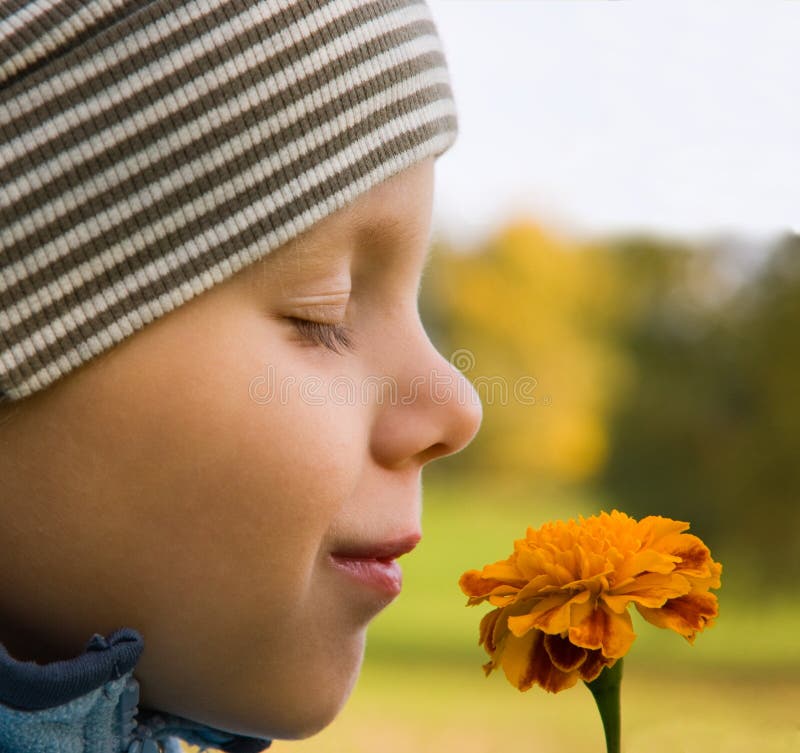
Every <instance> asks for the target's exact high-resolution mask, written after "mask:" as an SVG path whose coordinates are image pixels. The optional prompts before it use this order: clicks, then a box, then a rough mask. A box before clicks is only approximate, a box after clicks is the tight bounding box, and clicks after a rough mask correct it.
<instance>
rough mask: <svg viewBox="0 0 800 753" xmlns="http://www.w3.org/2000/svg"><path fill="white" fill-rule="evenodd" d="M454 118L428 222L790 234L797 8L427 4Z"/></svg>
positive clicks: (797, 127)
mask: <svg viewBox="0 0 800 753" xmlns="http://www.w3.org/2000/svg"><path fill="white" fill-rule="evenodd" d="M429 6H430V8H431V12H432V14H433V18H434V22H435V24H436V27H437V29H438V32H439V35H440V37H441V40H442V45H443V48H444V52H445V57H446V59H447V63H448V68H449V71H450V78H451V82H452V87H453V95H454V98H455V101H456V108H457V112H458V120H459V135H458V139H457V140H456V143H455V144H454V145H453V146H452V147H451V148H450V149H449V151H448V152H446V153H445V154H444V155H442V156H441V157H440V158H439V159H438V160H437V163H436V192H435V200H434V228H435V229H437V230H440V231H442V232H444V233H445V234H446V235H447V236H448V237H450V238H452V239H455V240H461V239H463V240H465V241H474V240H475V238H476V235H478V236H480V235H483V234H486V233H490V232H491V230H492V228H493V227H496V226H498V225H500V224H502V222H503V221H504V220H507V219H508V218H510V217H511V216H514V215H515V214H517V213H525V214H527V215H528V216H531V217H532V218H533V219H535V220H537V221H539V222H541V223H542V224H544V225H546V226H549V227H551V228H553V229H554V230H563V231H565V232H568V233H570V234H572V235H573V236H592V235H597V234H604V233H608V232H625V231H631V230H636V231H645V232H651V233H655V234H665V235H678V236H682V237H686V236H691V237H695V238H701V237H704V236H719V235H725V234H733V235H735V236H738V237H741V238H750V239H752V240H753V241H754V242H759V241H763V240H765V239H769V238H771V237H772V236H774V235H775V234H779V233H783V232H786V231H787V230H794V231H795V232H800V2H798V1H795V0H753V1H752V2H742V1H741V0H703V1H702V2H697V0H691V1H689V2H687V1H686V0H636V1H635V2H634V1H633V0H619V1H610V0H609V1H606V0H599V1H592V0H583V1H581V0H429Z"/></svg>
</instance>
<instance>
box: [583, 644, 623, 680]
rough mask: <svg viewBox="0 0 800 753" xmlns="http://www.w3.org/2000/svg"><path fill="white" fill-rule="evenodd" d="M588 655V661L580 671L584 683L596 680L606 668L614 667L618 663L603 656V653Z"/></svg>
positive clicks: (588, 652)
mask: <svg viewBox="0 0 800 753" xmlns="http://www.w3.org/2000/svg"><path fill="white" fill-rule="evenodd" d="M586 654H587V656H586V661H585V662H583V664H581V666H580V668H579V669H578V673H579V674H580V676H581V680H583V681H584V682H591V681H592V680H596V679H597V678H598V677H599V676H600V673H601V672H602V671H603V670H604V669H605V668H606V667H613V666H614V664H615V662H616V661H617V660H616V659H609V658H607V657H605V656H603V652H602V651H587V652H586Z"/></svg>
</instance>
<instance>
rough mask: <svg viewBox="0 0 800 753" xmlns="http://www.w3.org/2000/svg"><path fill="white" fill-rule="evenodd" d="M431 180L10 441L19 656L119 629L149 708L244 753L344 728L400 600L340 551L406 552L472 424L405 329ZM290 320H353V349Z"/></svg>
mask: <svg viewBox="0 0 800 753" xmlns="http://www.w3.org/2000/svg"><path fill="white" fill-rule="evenodd" d="M433 174H434V166H433V160H431V159H429V160H427V161H425V162H422V163H420V164H418V165H416V166H414V167H413V168H411V169H409V170H407V171H405V172H404V173H401V174H400V175H398V176H396V177H394V178H392V179H391V180H389V181H387V182H385V183H384V184H382V185H380V186H378V187H377V188H375V189H373V190H372V191H370V192H369V193H367V194H365V195H363V196H362V197H361V198H360V199H359V200H358V201H357V202H356V203H355V204H353V205H351V207H349V208H347V209H345V210H344V211H341V212H338V213H336V214H334V215H332V216H330V217H328V218H327V219H325V220H323V221H322V222H320V223H318V224H317V225H315V226H314V227H313V228H312V230H311V231H309V232H308V233H306V234H305V235H304V236H302V237H301V238H298V239H297V240H296V241H294V242H292V243H290V244H287V245H285V246H283V247H281V248H280V249H278V250H277V251H275V252H274V253H273V254H270V255H268V256H267V257H266V258H265V259H264V260H263V262H259V263H256V264H253V265H251V266H250V267H248V268H246V269H245V270H243V271H242V272H240V273H239V274H238V275H237V276H235V277H234V278H232V279H231V280H229V281H227V282H226V283H223V284H220V285H218V286H216V287H214V288H212V289H211V290H210V291H207V292H206V293H204V294H202V295H200V296H199V297H197V298H195V299H194V300H193V301H191V302H190V303H188V304H186V305H184V306H181V307H180V308H178V309H177V310H175V311H173V312H171V313H170V314H168V315H166V316H164V317H162V318H161V319H159V320H156V321H155V322H153V323H151V324H150V325H148V326H147V327H146V328H145V329H144V330H143V331H141V332H139V333H137V334H136V335H134V336H133V337H131V338H129V339H128V340H127V341H125V342H123V343H122V344H120V345H118V346H117V347H116V348H114V349H112V350H111V351H109V352H107V353H106V354H105V355H103V356H101V357H99V358H97V359H95V360H94V361H93V362H90V363H89V364H87V365H86V366H84V367H82V368H80V369H78V370H77V371H75V372H74V373H73V374H71V375H69V376H68V377H66V378H65V379H63V380H62V381H61V382H59V383H57V384H55V385H54V386H53V387H51V388H50V389H49V390H45V391H44V392H42V393H40V394H38V395H35V396H34V397H32V398H30V399H29V400H28V401H23V404H21V405H20V412H19V414H18V415H16V416H14V415H12V416H11V420H10V421H8V422H7V423H6V424H5V425H2V426H0V476H1V477H2V478H3V479H4V485H6V487H7V493H6V494H4V499H3V505H2V506H1V507H0V528H2V530H3V532H4V533H3V547H2V548H1V550H0V625H1V626H2V627H0V640H3V641H4V642H5V643H6V645H7V647H8V648H9V650H10V651H11V653H12V655H16V656H17V657H19V658H36V659H39V660H40V661H41V660H45V659H51V658H66V657H68V656H74V655H76V654H78V653H80V652H81V651H82V648H83V646H84V645H85V643H86V641H87V640H88V638H89V637H90V636H91V634H92V633H93V632H105V633H108V632H111V631H112V630H114V629H115V628H118V627H122V626H130V627H134V628H136V629H137V630H139V631H140V632H141V633H142V635H143V637H144V640H145V651H144V654H143V655H142V658H141V659H140V661H139V664H138V665H137V669H136V670H135V673H136V676H137V678H138V679H139V681H140V683H141V693H142V701H141V705H142V706H145V707H156V708H162V709H164V710H168V711H171V712H173V713H177V714H181V715H184V716H188V717H189V718H194V719H198V720H200V721H203V722H205V723H207V724H212V725H215V726H219V727H221V728H225V729H228V730H231V731H236V732H240V733H242V734H251V735H254V736H255V735H264V736H274V737H301V736H306V735H309V734H312V733H314V732H316V731H318V730H319V729H321V728H322V727H323V726H325V725H326V724H328V723H329V722H330V721H331V720H332V719H333V717H334V716H335V714H336V713H337V712H338V710H339V709H340V708H341V706H342V704H343V703H344V701H345V699H346V698H347V696H348V694H349V692H350V690H351V688H352V686H353V684H354V682H355V679H356V677H357V674H358V670H359V667H360V663H361V659H362V654H363V645H364V633H365V628H366V626H367V623H368V622H369V621H370V620H371V619H372V618H373V617H375V615H376V614H377V613H378V612H379V611H380V610H381V609H382V608H383V607H385V606H386V605H387V603H388V602H389V601H391V599H392V598H393V596H394V595H396V594H393V593H392V592H391V588H383V587H381V586H379V585H378V584H377V583H365V582H361V581H359V580H358V579H357V578H356V577H354V576H353V575H351V574H348V572H347V571H346V570H343V569H341V568H337V567H336V566H335V565H333V564H332V560H331V558H330V555H331V554H332V553H336V552H344V553H348V552H350V553H351V552H352V551H353V550H355V549H358V548H360V547H366V549H368V550H371V549H374V548H375V547H378V546H380V545H381V544H384V543H386V542H397V541H404V540H410V541H411V542H412V543H413V540H414V538H415V537H416V536H418V534H419V531H420V493H421V487H420V473H421V470H422V467H423V465H424V464H425V463H427V462H428V461H430V460H433V459H434V458H438V457H441V456H443V455H447V454H449V453H452V452H455V451H457V450H460V449H461V448H462V447H464V446H465V445H466V444H467V443H468V442H469V441H470V440H471V439H472V437H473V435H474V434H475V432H476V431H477V429H478V426H479V423H480V417H481V409H480V405H479V402H478V400H477V396H476V394H475V392H474V390H473V389H472V387H471V385H469V383H468V382H467V381H466V380H465V379H464V377H463V376H462V375H461V374H460V373H459V372H458V371H456V370H455V369H454V368H452V367H451V366H450V364H449V363H448V361H447V360H446V359H445V358H444V357H443V356H442V355H441V354H439V353H438V352H437V351H436V350H435V349H434V347H433V345H432V344H431V342H430V341H429V340H428V337H427V336H426V334H425V331H424V330H423V327H422V325H421V323H420V320H419V317H418V313H417V289H418V284H419V280H420V275H421V271H422V267H423V261H424V258H425V255H426V251H427V250H428V240H429V232H430V214H431V206H432V189H433ZM395 221H396V226H394V227H388V224H390V223H395ZM382 223H387V228H386V229H385V231H384V230H381V225H382ZM371 230H372V231H374V232H373V233H372V235H370V233H369V231H371ZM287 317H297V318H299V319H307V320H312V321H317V322H329V323H335V322H345V323H346V325H347V327H348V328H349V330H350V333H351V334H350V337H351V341H352V344H353V346H354V349H353V350H350V349H348V348H346V347H343V346H340V352H339V353H337V352H334V351H332V350H330V349H328V348H327V347H326V346H325V345H323V344H319V343H317V344H315V343H314V342H312V341H311V340H310V339H308V336H309V334H308V332H307V331H306V332H305V334H304V333H303V332H304V331H303V330H298V328H297V325H296V323H294V322H293V321H292V320H290V319H289V318H287ZM300 326H302V325H300ZM369 377H372V380H373V385H372V387H373V389H371V390H370V389H366V385H367V384H368V383H369ZM381 381H383V383H384V389H385V392H384V393H383V400H382V401H381V400H379V399H378V392H377V391H376V389H377V388H376V385H375V382H377V383H378V385H379V384H380V382H381ZM437 382H438V386H437ZM387 385H389V386H391V385H393V387H394V390H395V393H394V396H393V395H392V391H391V389H389V386H387ZM365 389H366V391H365V392H364V390H365ZM434 389H435V390H437V391H436V392H433V390H434ZM351 393H354V394H351ZM9 479H10V483H9V482H8V480H9Z"/></svg>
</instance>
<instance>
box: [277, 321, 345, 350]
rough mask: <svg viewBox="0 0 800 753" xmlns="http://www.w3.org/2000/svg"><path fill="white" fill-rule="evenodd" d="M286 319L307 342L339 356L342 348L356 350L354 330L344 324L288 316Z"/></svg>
mask: <svg viewBox="0 0 800 753" xmlns="http://www.w3.org/2000/svg"><path fill="white" fill-rule="evenodd" d="M286 318H287V319H288V320H289V321H290V322H291V323H292V324H293V325H294V327H295V329H296V330H297V331H298V332H299V333H300V334H301V335H302V337H303V338H304V339H305V340H308V341H309V342H311V343H313V344H314V345H321V346H322V347H325V348H328V350H332V351H333V352H334V353H339V354H341V350H340V348H342V349H344V350H349V351H353V350H355V342H354V339H353V333H352V330H351V329H350V328H349V327H348V326H347V325H346V324H344V323H340V322H336V323H333V324H331V323H327V322H317V321H311V320H310V319H300V318H299V317H296V316H287V317H286Z"/></svg>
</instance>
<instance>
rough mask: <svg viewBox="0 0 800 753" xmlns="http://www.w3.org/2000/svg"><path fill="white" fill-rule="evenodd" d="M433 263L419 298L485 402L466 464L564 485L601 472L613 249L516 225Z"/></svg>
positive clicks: (613, 312) (611, 373) (610, 374)
mask: <svg viewBox="0 0 800 753" xmlns="http://www.w3.org/2000/svg"><path fill="white" fill-rule="evenodd" d="M432 265H433V267H435V269H432V270H431V272H430V280H431V285H432V289H430V288H429V287H428V286H426V288H424V292H425V293H426V294H427V295H429V296H430V301H431V303H430V305H432V306H435V307H436V308H437V309H438V310H439V316H440V318H442V319H443V320H444V322H445V325H444V327H445V330H446V335H445V337H446V339H447V342H446V344H445V347H447V348H450V352H454V351H456V350H457V349H462V348H466V349H468V350H470V351H471V352H472V354H473V356H474V367H473V368H471V369H470V370H468V371H466V372H465V373H466V375H467V377H469V378H470V379H471V380H472V381H473V383H474V384H475V387H476V389H477V390H478V393H479V394H480V396H481V399H482V401H483V403H484V420H483V427H482V429H481V432H480V433H479V434H478V437H477V439H476V440H475V442H473V445H472V446H471V447H470V448H468V450H466V451H465V454H468V456H469V462H470V465H471V466H473V467H481V468H482V469H483V470H488V471H502V472H504V473H511V474H532V475H535V476H537V477H550V478H553V479H557V480H566V481H581V480H584V479H586V478H588V477H590V476H591V475H592V474H594V473H595V472H597V471H598V470H599V469H600V468H601V467H602V464H603V462H604V460H605V458H606V452H607V448H608V436H607V430H606V421H607V418H608V414H609V410H610V406H611V402H612V400H613V398H614V395H615V392H616V386H617V385H618V384H619V383H620V380H621V378H622V377H623V376H624V363H623V361H622V359H621V357H620V355H619V354H618V352H617V350H616V349H615V346H614V345H613V342H612V339H611V338H610V337H609V332H610V331H611V330H612V328H613V323H614V321H616V317H618V316H619V315H620V309H619V301H620V300H621V296H620V295H619V291H618V280H617V276H616V275H615V272H614V269H615V267H614V265H613V261H612V259H611V258H610V252H609V251H608V250H607V249H606V248H604V247H603V246H601V245H599V244H589V243H584V244H580V243H575V242H571V241H569V240H566V239H563V238H559V237H556V236H555V235H554V234H551V233H547V232H545V231H544V230H543V229H542V228H541V227H539V226H538V225H537V224H535V223H533V222H531V221H529V220H527V219H522V220H519V221H516V222H513V223H511V224H509V225H508V226H507V227H505V228H503V229H502V230H501V231H500V232H498V233H497V235H496V236H495V237H493V238H490V239H489V240H488V241H487V242H486V243H485V244H483V245H481V246H480V247H479V248H475V249H464V250H457V249H453V248H450V247H446V246H440V247H439V248H438V249H437V253H435V254H434V257H433V262H432ZM441 345H442V344H441V343H440V347H441Z"/></svg>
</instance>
